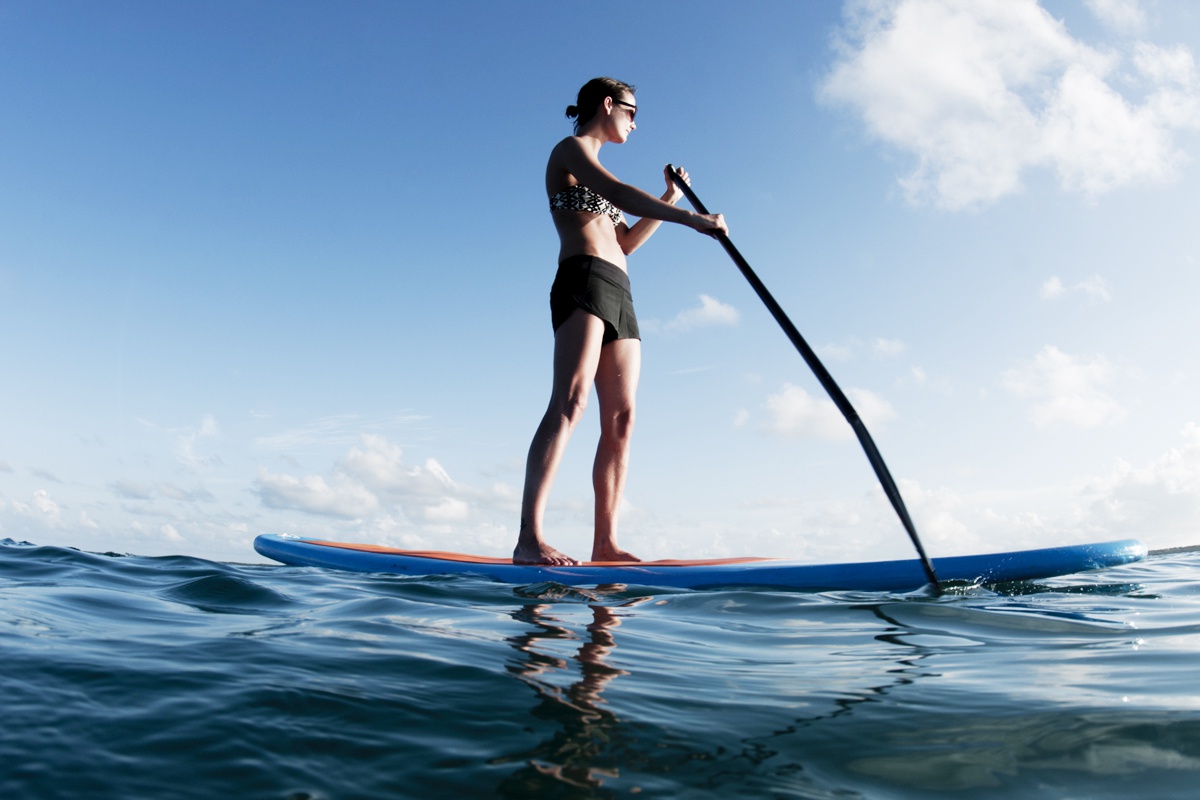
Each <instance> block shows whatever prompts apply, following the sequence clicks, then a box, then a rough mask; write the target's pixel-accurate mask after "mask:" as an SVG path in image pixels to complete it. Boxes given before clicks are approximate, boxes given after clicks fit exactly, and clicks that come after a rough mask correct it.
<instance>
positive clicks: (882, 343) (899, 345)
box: [871, 339, 908, 358]
mask: <svg viewBox="0 0 1200 800" xmlns="http://www.w3.org/2000/svg"><path fill="white" fill-rule="evenodd" d="M907 349H908V346H907V345H905V344H904V342H902V341H900V340H899V339H876V340H875V341H874V342H872V343H871V351H872V352H873V353H875V355H877V356H884V357H886V358H891V357H893V356H898V355H900V354H901V353H903V352H904V351H905V350H907Z"/></svg>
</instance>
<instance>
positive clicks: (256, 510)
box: [0, 0, 1200, 561]
mask: <svg viewBox="0 0 1200 800" xmlns="http://www.w3.org/2000/svg"><path fill="white" fill-rule="evenodd" d="M601 17H602V19H601ZM1198 50H1200V8H1197V7H1196V5H1195V4H1193V3H1191V2H1186V1H1185V0H1177V1H1175V2H1168V1H1167V0H1159V1H1157V2H1155V1H1154V0H1145V1H1144V2H1134V0H1079V1H1078V2H1050V1H1049V0H1045V1H1044V2H1042V3H1041V4H1040V5H1039V4H1038V3H1036V2H1033V0H1002V1H1001V0H996V1H995V2H988V1H987V0H970V2H965V1H961V2H952V1H951V0H894V1H892V2H883V1H882V0H881V1H880V2H854V1H852V2H846V3H844V4H838V3H833V2H829V3H793V2H779V3H771V2H765V3H754V4H742V5H741V6H738V7H733V6H730V5H729V4H725V3H703V2H701V3H687V4H669V3H661V4H659V3H654V4H642V3H638V4H623V3H615V4H609V5H608V6H606V7H605V12H604V13H603V15H598V14H597V13H596V11H595V10H594V9H593V8H592V7H590V6H585V5H582V4H578V3H556V2H530V3H465V2H447V3H436V4H415V3H400V2H396V3H386V2H355V3H312V2H287V3H284V2H259V3H233V2H224V3H223V2H212V3H190V4H189V3H158V2H105V3H90V2H89V3H85V2H78V3H72V2H52V1H51V2H44V1H41V0H39V1H38V2H21V1H19V0H18V1H16V2H14V1H13V0H4V2H0V108H2V109H3V123H2V124H0V381H2V382H3V387H4V388H3V390H2V391H0V536H6V537H10V538H14V539H18V540H29V541H33V542H37V543H45V544H62V545H70V546H75V547H80V548H83V549H88V550H101V551H117V552H133V553H141V554H148V555H158V554H167V553H184V554H191V555H198V556H204V557H211V558H218V559H223V560H234V561H251V560H258V558H257V556H256V555H255V554H254V553H253V551H252V550H251V548H250V541H251V539H252V538H253V536H254V535H256V534H258V533H263V532H290V533H297V534H303V535H316V536H323V537H329V538H338V539H345V540H357V541H371V542H382V543H388V544H394V545H399V546H413V547H436V548H440V549H458V550H467V551H474V552H480V553H490V554H503V553H507V552H508V551H509V550H510V549H511V544H512V541H513V538H514V536H515V525H516V521H517V512H518V496H519V490H520V485H521V480H522V468H523V461H524V456H525V451H526V448H527V446H528V441H529V437H530V436H531V434H532V432H533V429H534V427H535V426H536V424H537V421H538V419H539V418H540V415H541V412H542V410H543V409H544V407H545V403H546V400H547V398H548V391H549V377H550V373H549V367H550V347H551V343H552V340H551V332H550V323H549V313H548V308H547V302H546V300H547V295H548V291H549V285H550V281H551V279H552V277H553V272H554V268H555V264H554V261H555V256H556V253H557V242H556V240H555V237H554V233H553V228H552V225H551V223H550V219H549V215H548V212H547V211H546V207H545V196H544V190H543V187H542V172H543V167H544V164H545V158H546V156H547V154H548V152H549V149H550V147H551V146H552V145H553V144H554V142H556V141H557V140H558V139H559V138H561V137H562V136H564V135H567V134H568V133H569V132H570V124H569V121H568V120H566V119H565V118H564V117H563V116H562V111H563V109H564V108H565V107H566V105H567V104H568V103H571V102H573V100H574V93H575V91H576V90H577V89H578V87H579V86H580V85H581V84H582V83H583V82H584V81H586V80H587V79H589V78H591V77H594V76H596V75H613V76H615V77H618V78H621V79H623V80H626V81H629V82H631V83H634V84H636V85H637V86H638V100H639V106H640V110H639V115H638V130H637V131H636V132H635V133H634V134H633V136H632V137H631V139H630V141H629V142H628V143H627V144H626V145H623V146H608V147H606V148H605V149H604V151H603V152H602V154H601V157H602V160H603V161H604V163H605V164H606V165H607V166H608V167H609V168H610V169H611V170H612V171H614V172H615V173H616V174H617V175H618V176H620V177H621V178H623V179H624V180H627V181H629V182H631V183H634V184H636V185H639V186H642V187H644V188H647V189H649V190H651V191H656V192H657V191H660V190H661V186H662V177H661V169H662V166H663V164H665V163H666V162H668V161H670V162H674V163H677V164H681V165H683V166H685V167H686V168H687V169H688V170H689V171H690V172H691V174H692V176H693V181H694V183H693V186H694V188H695V189H696V191H697V193H698V194H699V196H700V197H701V199H703V200H704V201H705V203H706V204H707V205H708V206H709V207H710V208H711V209H713V210H715V211H721V212H723V213H725V214H726V216H727V219H728V220H729V223H730V226H731V231H732V238H733V240H734V242H735V243H737V245H738V246H739V248H740V249H741V251H742V252H743V254H744V255H745V256H746V257H747V259H748V260H749V261H750V263H751V264H752V265H753V266H754V267H755V269H756V271H757V272H758V273H759V275H760V276H761V277H762V279H763V280H764V282H765V283H766V284H767V286H768V287H770V289H771V290H772V292H773V293H774V294H775V296H776V298H777V299H778V300H779V302H780V303H781V304H782V305H783V307H784V308H785V309H786V310H787V311H788V313H789V314H790V316H791V317H792V319H793V321H794V322H795V323H796V325H797V327H798V328H799V329H800V330H801V332H802V333H803V334H804V335H805V336H806V338H807V339H808V340H809V341H810V343H812V344H813V346H814V347H815V348H816V349H817V351H818V352H819V353H820V354H821V356H822V358H823V359H824V360H825V363H826V365H827V366H828V367H829V369H830V371H831V372H832V373H833V375H834V377H835V378H836V379H837V380H838V382H839V384H840V385H841V386H842V387H843V388H844V389H845V390H846V392H847V394H849V396H850V397H851V399H852V401H853V402H854V403H855V404H856V406H857V407H858V409H859V411H860V413H861V414H862V416H863V418H864V419H865V421H866V422H867V425H868V427H869V428H870V430H871V432H872V433H873V435H874V437H875V439H876V442H877V443H878V445H879V447H880V449H881V451H882V453H883V455H884V457H885V459H886V460H887V462H888V464H889V466H890V467H891V471H892V473H893V475H894V476H895V477H896V479H897V481H898V482H899V485H900V488H901V490H902V492H903V494H904V497H905V499H906V501H907V503H908V505H909V508H910V510H911V511H912V514H913V517H914V519H915V521H916V523H917V527H918V530H919V531H920V532H921V536H922V539H923V541H924V542H925V546H926V549H927V550H928V551H929V552H930V554H931V555H934V556H937V555H951V554H959V553H970V552H980V551H986V550H1004V549H1015V548H1022V547H1037V546H1043V545H1045V546H1050V545H1057V544H1067V543H1074V542H1083V541H1095V540H1101V539H1110V538H1125V537H1139V538H1142V539H1144V540H1145V541H1146V542H1147V543H1148V544H1150V545H1151V546H1152V547H1167V546H1174V545H1184V544H1194V543H1197V541H1200V535H1197V528H1198V527H1200V524H1198V523H1200V413H1198V412H1197V406H1196V402H1195V398H1196V397H1197V396H1200V391H1198V390H1200V374H1198V371H1197V359H1196V353H1197V344H1196V343H1197V341H1198V340H1200V336H1198V333H1200V330H1198V327H1200V326H1198V324H1197V321H1196V320H1197V315H1196V313H1195V307H1196V304H1197V298H1200V278H1198V277H1197V274H1198V270H1200V263H1198V260H1200V234H1197V225H1196V222H1195V218H1196V212H1197V209H1200V172H1198V169H1200V167H1198V166H1197V156H1198V155H1200V76H1198V72H1197V66H1196V54H1197V51H1198ZM631 275H632V280H633V287H634V296H635V298H636V301H637V304H638V313H639V318H640V319H641V320H642V322H643V326H642V327H643V334H644V341H643V357H644V366H643V375H642V382H641V392H640V396H639V418H638V429H637V433H636V434H635V443H634V453H633V459H634V460H633V466H632V471H631V474H630V479H629V487H628V492H627V504H626V507H625V509H624V511H623V518H622V519H623V522H622V544H623V545H625V546H626V547H628V548H629V549H630V550H632V551H633V552H636V553H639V554H640V555H643V556H646V557H670V556H680V557H682V556H707V555H726V554H742V555H750V554H752V555H768V556H784V557H795V558H804V559H812V560H845V559H871V558H891V557H907V556H909V555H910V554H911V548H910V546H909V544H908V540H907V537H906V536H905V534H904V532H903V530H902V529H901V528H900V526H899V523H898V521H897V520H896V518H895V515H894V514H893V513H892V511H891V509H890V507H889V506H888V505H887V504H886V501H885V500H884V498H883V496H882V493H881V491H880V490H879V489H878V487H877V485H876V483H875V480H874V476H873V474H872V472H871V470H870V467H869V465H868V464H867V461H866V459H865V457H864V456H863V455H862V452H861V450H860V449H859V447H858V444H857V443H856V442H855V441H854V439H853V438H852V435H851V433H850V430H849V428H848V426H846V425H845V423H844V422H841V421H840V418H839V417H838V416H837V414H836V411H834V410H833V409H832V407H831V406H830V405H829V403H828V402H827V400H826V398H825V396H824V394H823V393H822V390H821V388H820V386H819V384H817V383H816V381H815V380H814V379H813V378H812V377H811V375H810V374H809V372H808V369H807V367H806V366H805V365H804V363H803V361H802V360H801V359H800V357H799V356H798V355H797V354H796V353H795V351H794V350H792V348H791V345H790V344H789V343H788V342H787V340H786V338H785V337H784V336H783V334H782V333H781V332H780V331H779V329H778V327H777V326H776V324H775V323H774V321H773V320H772V319H771V318H770V316H769V315H768V314H767V312H766V311H765V310H764V309H763V308H762V306H761V304H760V303H759V301H758V300H757V298H756V297H755V296H754V294H753V293H752V292H751V290H750V289H749V287H748V286H747V285H746V283H745V281H744V280H743V279H742V278H741V276H740V275H739V274H738V273H737V271H736V269H735V268H734V267H733V265H732V264H731V263H730V261H729V260H728V258H727V256H726V255H725V253H724V251H723V250H722V249H721V248H720V247H719V246H717V245H716V244H715V243H713V242H712V241H711V240H708V239H707V238H705V237H702V236H697V235H696V234H694V233H693V232H691V231H689V230H686V229H683V228H678V227H664V228H663V229H662V230H661V231H660V232H659V234H658V235H657V236H656V237H655V239H654V240H653V241H651V243H650V244H648V245H647V246H646V247H645V248H643V249H642V250H641V251H639V252H638V253H637V254H636V255H635V256H634V258H633V259H632V260H631ZM595 436H596V428H595V420H594V418H593V417H589V419H588V421H587V422H585V423H584V424H583V426H581V428H580V430H579V431H578V432H577V435H576V439H575V440H574V441H573V442H572V445H571V448H570V451H569V453H568V457H567V461H566V463H565V464H564V466H563V470H562V472H561V474H560V477H559V481H558V484H557V485H556V488H555V492H554V495H553V499H552V506H551V509H550V512H549V515H548V527H549V530H550V536H551V541H552V542H553V543H554V544H556V545H557V546H559V547H560V548H563V549H566V550H568V551H570V552H574V553H576V554H584V553H586V550H587V542H588V541H589V538H590V529H589V525H590V522H589V521H590V504H591V488H590V479H589V473H590V464H591V456H592V452H593V447H594V441H595Z"/></svg>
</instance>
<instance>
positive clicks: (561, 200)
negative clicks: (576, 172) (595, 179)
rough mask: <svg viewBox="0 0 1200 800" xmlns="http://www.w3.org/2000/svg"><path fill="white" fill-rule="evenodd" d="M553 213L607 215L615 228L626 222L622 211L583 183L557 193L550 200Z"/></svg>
mask: <svg viewBox="0 0 1200 800" xmlns="http://www.w3.org/2000/svg"><path fill="white" fill-rule="evenodd" d="M550 210H551V211H590V212H591V213H593V214H606V215H607V216H608V218H609V219H611V220H612V224H613V227H614V228H615V227H616V226H617V225H620V224H621V223H622V222H624V221H625V215H624V214H622V213H621V209H619V208H617V207H616V206H614V205H613V204H612V203H610V202H609V201H608V200H605V199H604V198H603V197H601V196H600V195H598V194H596V193H595V192H593V191H592V190H591V189H589V188H587V187H586V186H584V185H583V184H582V183H577V184H575V185H574V186H568V187H567V188H565V189H563V190H562V191H561V192H556V193H555V194H554V196H553V197H551V198H550Z"/></svg>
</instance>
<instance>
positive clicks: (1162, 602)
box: [0, 540, 1200, 800]
mask: <svg viewBox="0 0 1200 800" xmlns="http://www.w3.org/2000/svg"><path fill="white" fill-rule="evenodd" d="M247 547H249V544H248V543H247ZM1198 578H1200V554H1197V553H1177V554H1167V555H1159V556H1152V557H1151V558H1150V559H1149V560H1147V561H1146V562H1144V563H1141V564H1137V565H1130V566H1127V567H1121V568H1118V569H1112V570H1107V571H1103V572H1099V573H1090V574H1085V575H1077V576H1072V577H1068V578H1062V579H1056V580H1053V581H1044V582H1038V583H1022V584H1009V585H1003V586H994V587H986V588H984V587H976V588H970V589H964V590H961V591H956V592H954V593H951V594H945V595H941V596H934V595H932V594H928V593H913V594H888V593H821V594H803V593H788V592H780V591H747V590H737V591H702V592H692V591H675V590H661V589H654V588H649V587H633V586H629V587H625V586H610V587H600V588H597V589H594V590H578V589H569V588H566V587H563V586H558V585H555V584H539V585H533V586H520V587H513V586H508V585H503V584H497V583H492V582H488V581H484V580H479V579H475V578H442V579H438V578H433V579H430V578H424V579H415V578H411V577H398V576H388V575H358V574H350V573H339V572H333V571H325V570H319V569H312V568H297V567H283V566H260V565H253V566H250V565H236V564H221V563H214V562H210V561H204V560H199V559H195V558H187V557H170V558H143V557H136V556H118V555H114V554H103V555H102V554H94V553H86V552H80V551H76V550H71V549H63V548H57V547H38V546H34V545H29V544H23V543H16V542H13V541H9V540H6V541H4V542H2V543H0V657H2V658H3V662H2V666H0V797H3V798H5V800H14V799H17V798H39V799H40V798H89V799H92V800H94V799H95V798H217V797H220V798H232V797H236V798H272V799H273V800H301V799H302V798H311V799H315V798H331V799H332V798H410V797H411V798H425V797H502V798H540V797H547V798H616V797H631V798H633V797H636V798H740V797H747V798H759V797H761V798H855V797H866V798H907V797H921V798H927V797H939V796H946V797H950V796H955V795H957V794H959V793H963V792H969V793H970V796H971V797H972V798H973V800H977V799H978V798H1001V797H1003V798H1013V797H1022V798H1027V797H1061V798H1103V797H1113V798H1118V797H1119V798H1128V797H1147V798H1168V797H1180V798H1183V797H1187V798H1193V797H1195V796H1197V791H1200V790H1198V788H1197V787H1200V580H1198Z"/></svg>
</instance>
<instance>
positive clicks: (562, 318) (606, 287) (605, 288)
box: [550, 255, 642, 344]
mask: <svg viewBox="0 0 1200 800" xmlns="http://www.w3.org/2000/svg"><path fill="white" fill-rule="evenodd" d="M577 308H582V309H583V310H584V311H586V312H587V313H589V314H591V315H593V316H596V317H599V318H600V319H602V320H604V344H608V343H609V342H612V341H616V340H617V339H641V338H642V336H641V334H640V333H639V332H638V324H637V315H636V314H634V313H633V295H632V294H630V292H629V276H628V275H626V274H625V270H623V269H621V268H620V267H618V266H617V265H616V264H612V263H609V262H608V261H605V260H604V259H602V258H597V257H596V256H587V255H582V256H571V257H570V258H567V259H565V260H563V261H560V262H559V264H558V274H557V275H555V276H554V285H553V286H551V287H550V322H551V323H552V324H553V325H554V330H556V331H557V330H558V329H559V328H560V327H562V324H563V323H564V322H566V321H567V317H569V316H571V314H573V313H575V309H577Z"/></svg>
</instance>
